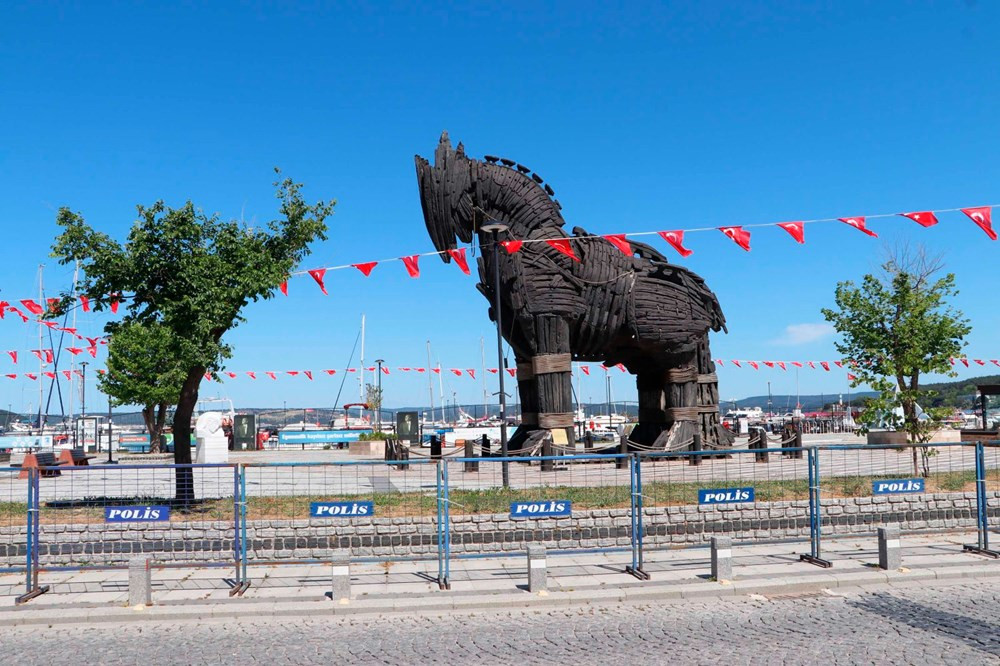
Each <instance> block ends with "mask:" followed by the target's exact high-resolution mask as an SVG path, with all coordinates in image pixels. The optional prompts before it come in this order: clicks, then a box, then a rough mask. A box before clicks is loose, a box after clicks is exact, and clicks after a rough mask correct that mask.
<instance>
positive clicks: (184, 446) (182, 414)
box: [174, 367, 205, 503]
mask: <svg viewBox="0 0 1000 666" xmlns="http://www.w3.org/2000/svg"><path fill="white" fill-rule="evenodd" d="M204 375H205V368H204V367H195V368H191V369H190V370H188V376H187V379H185V380H184V385H183V386H182V387H181V395H180V398H178V400H177V411H176V412H174V464H176V465H190V464H191V416H192V415H193V414H194V408H195V405H197V403H198V387H199V386H201V378H202V377H203V376H204ZM174 479H175V483H176V499H177V501H178V502H181V503H188V502H190V501H192V500H193V499H194V470H193V469H191V468H190V467H184V468H181V467H178V468H177V469H176V474H175V475H174Z"/></svg>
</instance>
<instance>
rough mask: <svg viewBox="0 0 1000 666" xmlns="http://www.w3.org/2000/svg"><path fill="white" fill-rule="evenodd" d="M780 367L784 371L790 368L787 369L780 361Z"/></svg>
mask: <svg viewBox="0 0 1000 666" xmlns="http://www.w3.org/2000/svg"><path fill="white" fill-rule="evenodd" d="M778 367H779V368H781V369H782V370H788V368H786V367H785V362H784V361H778Z"/></svg>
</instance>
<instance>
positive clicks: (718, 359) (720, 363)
mask: <svg viewBox="0 0 1000 666" xmlns="http://www.w3.org/2000/svg"><path fill="white" fill-rule="evenodd" d="M715 362H716V363H718V364H719V366H723V365H725V363H723V362H722V359H721V358H717V359H715Z"/></svg>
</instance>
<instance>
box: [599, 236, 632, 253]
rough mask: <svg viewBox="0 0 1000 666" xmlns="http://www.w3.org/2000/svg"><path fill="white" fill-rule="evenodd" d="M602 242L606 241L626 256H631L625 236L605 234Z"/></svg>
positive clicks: (630, 249)
mask: <svg viewBox="0 0 1000 666" xmlns="http://www.w3.org/2000/svg"><path fill="white" fill-rule="evenodd" d="M604 240H606V241H608V242H609V243H611V244H612V245H614V246H615V247H616V248H618V249H619V250H621V251H622V252H623V253H625V254H627V255H628V256H630V257H631V256H632V246H631V245H630V244H629V242H628V240H627V239H626V238H625V234H607V235H605V236H604Z"/></svg>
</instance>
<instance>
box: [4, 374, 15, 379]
mask: <svg viewBox="0 0 1000 666" xmlns="http://www.w3.org/2000/svg"><path fill="white" fill-rule="evenodd" d="M4 376H5V377H7V378H8V379H17V375H4Z"/></svg>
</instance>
